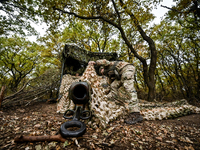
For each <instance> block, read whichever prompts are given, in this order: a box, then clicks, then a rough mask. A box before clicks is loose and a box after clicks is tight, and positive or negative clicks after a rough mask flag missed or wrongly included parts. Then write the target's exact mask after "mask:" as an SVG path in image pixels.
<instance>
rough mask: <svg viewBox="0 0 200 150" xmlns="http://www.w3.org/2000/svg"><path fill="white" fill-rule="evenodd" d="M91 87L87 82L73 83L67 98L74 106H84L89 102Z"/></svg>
mask: <svg viewBox="0 0 200 150" xmlns="http://www.w3.org/2000/svg"><path fill="white" fill-rule="evenodd" d="M90 95H91V87H90V85H89V84H88V83H87V82H82V81H79V82H74V83H72V85H71V86H70V88H69V98H70V99H71V100H72V101H73V102H74V104H86V103H87V102H88V101H89V100H90Z"/></svg>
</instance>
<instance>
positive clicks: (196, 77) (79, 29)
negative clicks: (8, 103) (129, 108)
mask: <svg viewBox="0 0 200 150" xmlns="http://www.w3.org/2000/svg"><path fill="white" fill-rule="evenodd" d="M160 2H161V1H160V0H153V1H152V0H143V1H139V0H135V1H132V0H126V1H124V0H109V1H108V0H89V1H88V0H82V1H80V0H65V1H63V0H62V1H61V0H55V1H53V0H43V1H38V0H19V1H9V0H3V1H0V11H1V12H3V13H1V15H0V19H1V22H0V26H1V27H2V28H1V29H0V35H1V37H2V38H1V45H0V46H1V47H0V49H1V51H0V53H1V55H0V57H1V60H0V67H1V70H2V71H1V79H2V82H1V85H3V84H8V85H9V86H10V88H11V89H12V90H13V91H15V90H16V89H17V88H18V86H19V85H20V84H22V82H24V80H26V79H28V78H33V77H38V76H40V75H41V74H43V73H44V72H45V71H46V70H48V69H49V68H58V69H59V68H61V62H60V61H61V52H62V49H63V47H64V45H65V44H66V43H68V44H71V43H73V44H75V45H77V46H79V47H80V48H84V49H86V50H88V51H93V52H116V53H117V54H118V56H119V58H120V59H121V60H125V61H128V62H130V63H133V64H134V65H135V66H136V69H137V74H136V87H137V90H138V92H139V93H140V92H141V93H143V94H141V96H142V95H143V96H144V98H146V99H148V100H151V101H152V100H154V99H160V100H161V99H165V98H167V97H170V98H190V99H191V98H193V99H199V97H200V96H199V93H200V91H199V90H200V73H199V47H200V44H199V41H200V37H199V26H200V24H199V19H200V16H199V14H200V13H199V11H200V8H199V2H198V1H197V0H176V5H175V6H173V7H169V6H162V8H163V9H167V10H168V13H167V14H166V15H165V18H163V20H162V21H161V22H160V23H159V24H157V25H153V26H150V23H151V24H152V21H153V20H154V18H155V16H154V14H152V10H153V8H154V7H157V6H158V5H160ZM38 21H41V22H44V23H46V24H47V25H48V27H49V28H48V31H47V32H46V34H45V35H44V36H43V37H40V38H39V39H38V41H37V44H36V43H33V42H29V41H28V40H25V38H21V37H19V36H17V35H25V34H26V33H29V34H35V33H36V32H35V30H34V28H32V26H31V23H32V22H35V23H36V22H38ZM13 33H16V34H15V35H14V34H13ZM12 35H13V36H12ZM22 66H23V68H24V69H23V68H22ZM22 74H23V75H22ZM146 94H147V96H146V97H145V95H146Z"/></svg>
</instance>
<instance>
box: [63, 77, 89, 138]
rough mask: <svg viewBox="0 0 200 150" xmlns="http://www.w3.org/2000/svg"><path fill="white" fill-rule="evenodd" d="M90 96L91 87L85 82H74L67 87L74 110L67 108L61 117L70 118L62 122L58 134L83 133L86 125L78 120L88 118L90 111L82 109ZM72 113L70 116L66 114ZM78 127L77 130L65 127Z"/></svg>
mask: <svg viewBox="0 0 200 150" xmlns="http://www.w3.org/2000/svg"><path fill="white" fill-rule="evenodd" d="M90 98H91V87H90V85H89V84H88V83H87V82H82V81H79V82H74V83H72V85H71V86H70V88H69V99H70V100H72V101H73V103H74V104H75V110H70V109H68V110H67V111H66V112H65V113H64V115H63V117H64V118H65V119H72V120H71V121H67V122H65V123H63V124H62V125H61V127H60V134H61V135H62V137H64V138H65V137H78V136H81V135H83V134H84V133H85V131H86V125H85V124H84V123H83V122H81V121H79V119H83V120H85V119H89V118H90V117H91V112H90V111H88V110H84V106H85V105H86V103H88V101H89V100H90ZM68 113H72V114H73V116H72V117H68V116H67V114H68ZM69 127H78V128H79V129H78V130H75V131H70V130H68V129H67V128H69Z"/></svg>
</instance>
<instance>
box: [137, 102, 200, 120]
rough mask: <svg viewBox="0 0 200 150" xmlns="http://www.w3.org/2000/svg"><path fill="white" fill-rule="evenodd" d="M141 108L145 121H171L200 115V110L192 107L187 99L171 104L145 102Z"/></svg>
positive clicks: (141, 104)
mask: <svg viewBox="0 0 200 150" xmlns="http://www.w3.org/2000/svg"><path fill="white" fill-rule="evenodd" d="M139 106H140V109H141V114H142V115H143V117H144V119H145V120H163V119H171V118H176V117H180V116H186V115H189V114H192V113H200V108H198V107H195V106H193V105H190V104H189V103H188V102H187V100H185V99H183V100H179V101H175V102H171V103H161V102H156V103H155V102H147V101H143V102H141V103H140V104H139Z"/></svg>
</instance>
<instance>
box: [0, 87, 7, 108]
mask: <svg viewBox="0 0 200 150" xmlns="http://www.w3.org/2000/svg"><path fill="white" fill-rule="evenodd" d="M5 89H6V86H4V85H3V86H2V88H1V93H0V108H1V104H2V101H3V97H4V92H5Z"/></svg>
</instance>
